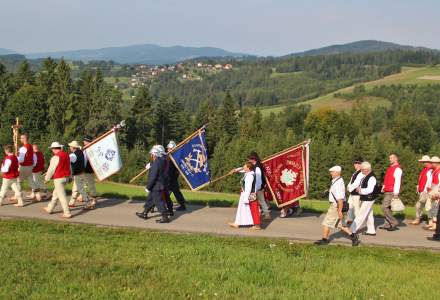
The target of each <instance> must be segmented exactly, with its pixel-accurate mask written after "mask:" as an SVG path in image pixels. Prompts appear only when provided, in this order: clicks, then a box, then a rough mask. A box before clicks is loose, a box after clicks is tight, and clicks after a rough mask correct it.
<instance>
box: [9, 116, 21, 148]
mask: <svg viewBox="0 0 440 300" xmlns="http://www.w3.org/2000/svg"><path fill="white" fill-rule="evenodd" d="M21 127H23V126H22V125H21V124H20V120H19V119H18V118H16V119H15V124H14V125H12V140H13V141H14V153H15V155H16V156H17V155H18V136H19V134H20V128H21Z"/></svg>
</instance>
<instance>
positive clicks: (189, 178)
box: [170, 128, 211, 190]
mask: <svg viewBox="0 0 440 300" xmlns="http://www.w3.org/2000/svg"><path fill="white" fill-rule="evenodd" d="M170 158H171V160H172V161H173V163H174V164H175V165H176V167H177V169H178V170H179V171H180V173H181V174H182V176H183V177H184V178H185V180H186V182H187V183H188V185H189V187H190V188H191V189H192V190H197V189H200V188H202V187H204V186H206V185H208V184H209V182H210V181H211V175H210V173H209V165H208V147H207V144H206V138H205V129H204V128H202V129H200V130H198V131H197V132H195V133H193V134H192V135H191V136H190V137H188V138H187V139H186V141H184V142H183V143H182V144H181V145H178V146H177V147H176V148H175V149H174V150H173V152H172V153H170Z"/></svg>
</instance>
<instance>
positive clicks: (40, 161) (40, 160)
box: [32, 151, 44, 173]
mask: <svg viewBox="0 0 440 300" xmlns="http://www.w3.org/2000/svg"><path fill="white" fill-rule="evenodd" d="M34 153H35V155H36V156H37V164H36V165H35V167H34V168H33V169H32V173H38V172H42V171H43V170H44V155H43V153H42V152H41V151H37V152H34Z"/></svg>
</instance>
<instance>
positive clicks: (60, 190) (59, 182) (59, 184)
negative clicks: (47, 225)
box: [47, 178, 70, 215]
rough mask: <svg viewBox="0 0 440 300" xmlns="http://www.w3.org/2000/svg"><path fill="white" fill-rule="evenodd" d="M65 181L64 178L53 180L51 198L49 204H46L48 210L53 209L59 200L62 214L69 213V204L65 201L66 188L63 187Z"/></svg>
mask: <svg viewBox="0 0 440 300" xmlns="http://www.w3.org/2000/svg"><path fill="white" fill-rule="evenodd" d="M66 183H67V180H66V178H57V179H54V180H53V185H54V190H53V193H52V200H50V202H49V205H48V206H47V208H48V209H49V211H50V212H52V211H53V209H54V208H55V206H56V205H57V203H58V201H59V202H60V204H61V207H62V208H63V212H64V214H65V215H70V209H69V204H68V202H67V196H66V189H65V186H66Z"/></svg>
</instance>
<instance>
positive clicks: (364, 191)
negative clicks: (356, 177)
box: [359, 175, 377, 195]
mask: <svg viewBox="0 0 440 300" xmlns="http://www.w3.org/2000/svg"><path fill="white" fill-rule="evenodd" d="M364 177H365V175H364ZM376 184H377V180H376V178H374V177H373V176H371V177H370V178H369V179H368V182H367V187H366V188H363V189H362V188H361V191H360V192H359V195H369V194H371V193H373V191H374V187H375V186H376Z"/></svg>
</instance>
